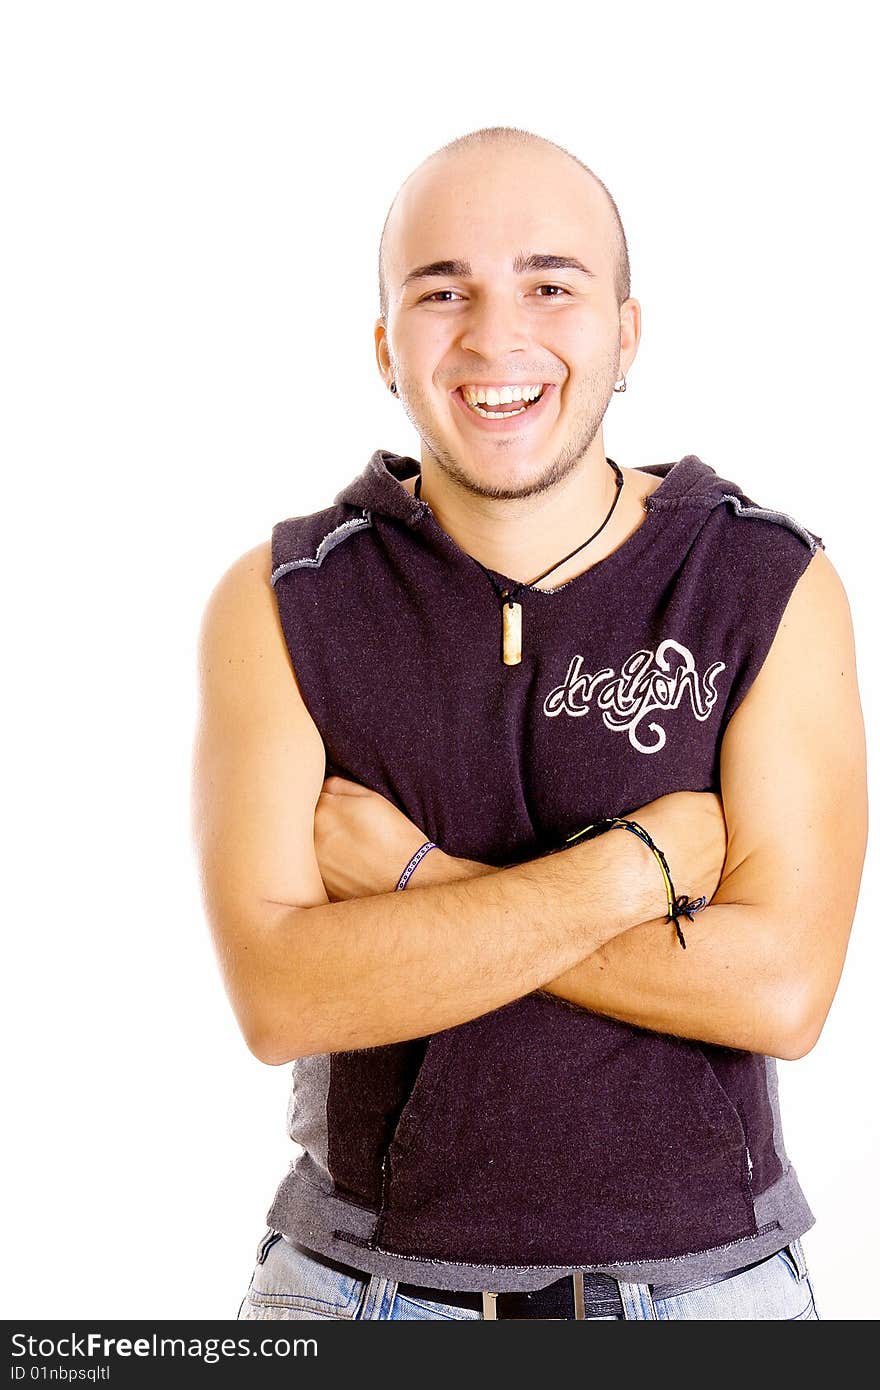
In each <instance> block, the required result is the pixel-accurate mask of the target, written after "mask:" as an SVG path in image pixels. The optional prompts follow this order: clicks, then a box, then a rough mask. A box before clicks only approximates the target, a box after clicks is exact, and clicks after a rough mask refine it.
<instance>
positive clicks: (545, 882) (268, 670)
mask: <svg viewBox="0 0 880 1390" xmlns="http://www.w3.org/2000/svg"><path fill="white" fill-rule="evenodd" d="M269 565H270V556H269V548H268V546H261V547H258V548H257V549H256V550H254V551H251V552H249V554H247V555H245V556H243V557H242V559H241V560H240V561H238V562H237V563H236V564H235V565H233V566H232V567H231V569H230V570H229V571H228V572H227V574H226V575H225V576H224V577H223V579H222V580H221V581H220V583H219V584H218V585H217V587H216V588H215V590H214V592H213V593H212V595H211V598H210V600H209V602H208V605H207V608H206V611H205V617H204V621H203V625H202V632H201V638H200V649H199V660H200V683H201V708H200V715H199V723H198V729H197V732H196V740H195V749H194V766H193V828H194V837H195V843H196V849H197V853H198V857H199V862H200V867H201V873H202V882H203V891H204V901H205V909H206V915H207V917H208V920H209V922H210V925H211V929H212V933H213V937H214V942H215V946H216V950H217V955H218V959H219V962H220V966H221V970H222V973H223V977H224V981H225V984H226V988H227V992H228V994H229V997H230V1001H231V1003H232V1006H233V1008H234V1010H235V1013H236V1016H237V1018H238V1021H239V1025H240V1027H241V1029H242V1032H243V1034H244V1036H245V1038H246V1040H247V1042H248V1046H249V1047H250V1048H251V1050H252V1051H253V1052H254V1054H255V1055H256V1056H258V1057H259V1058H261V1060H263V1061H266V1062H268V1063H270V1064H275V1065H280V1064H282V1063H285V1062H288V1061H290V1060H291V1059H292V1058H294V1057H297V1056H305V1055H308V1054H310V1053H315V1052H328V1051H338V1050H342V1049H350V1048H363V1047H372V1046H377V1045H379V1044H383V1043H388V1042H394V1041H400V1040H403V1039H406V1038H413V1037H422V1036H425V1035H427V1034H430V1033H434V1032H438V1031H440V1030H442V1029H444V1028H449V1027H452V1026H454V1025H456V1024H459V1023H462V1022H465V1021H467V1020H468V1019H471V1018H474V1017H477V1016H478V1015H480V1014H482V1013H486V1012H488V1011H490V1010H492V1009H494V1008H498V1007H500V1006H501V1005H503V1004H505V1003H509V1002H510V1001H511V1000H513V999H516V998H519V997H520V996H522V995H523V994H526V993H529V992H530V991H531V990H533V989H535V988H536V987H538V986H539V985H541V984H543V983H545V982H546V981H548V980H552V979H553V978H554V977H555V976H557V975H559V974H560V972H563V971H565V970H568V969H570V968H571V967H572V966H573V965H574V964H575V963H576V962H577V961H578V960H580V959H582V958H583V957H584V956H585V955H587V954H589V953H590V952H592V951H595V950H596V949H597V948H598V947H600V946H602V945H603V944H604V943H605V942H607V941H608V940H610V939H611V938H612V937H613V936H614V935H615V934H617V933H618V932H621V931H624V930H626V929H627V928H628V927H631V926H633V925H634V924H636V923H638V922H642V921H645V920H647V919H649V918H651V917H653V916H655V915H656V913H657V911H658V905H659V904H661V903H662V883H661V882H660V880H659V877H658V875H657V874H656V866H655V865H654V864H653V862H652V861H651V860H650V856H648V855H646V854H645V851H644V849H643V847H642V846H641V845H639V844H638V843H637V842H636V841H635V840H634V838H633V837H632V836H629V835H623V834H619V833H618V834H617V835H614V836H607V837H604V838H602V839H599V840H595V841H592V842H589V843H587V844H584V845H580V846H577V847H575V848H573V849H571V850H570V851H568V852H567V854H566V855H565V856H564V858H565V864H564V866H563V865H562V862H561V859H560V858H559V857H557V856H552V857H549V858H544V859H541V860H538V861H535V862H533V863H530V864H524V865H517V866H515V867H512V868H506V869H502V870H499V871H498V872H496V873H493V874H491V875H483V876H481V877H479V878H476V879H474V880H467V881H460V882H455V883H447V884H442V885H437V886H433V887H423V888H416V887H413V888H412V889H408V890H407V892H406V893H393V892H392V893H386V894H382V895H379V896H375V897H369V898H361V899H358V900H353V901H348V902H338V903H328V901H327V895H326V893H325V890H324V886H323V882H322V880H321V875H320V872H319V869H318V865H317V861H316V857H315V848H314V836H313V818H314V812H315V807H316V803H317V801H318V797H319V795H320V792H321V786H322V781H323V777H324V762H325V760H324V749H323V744H322V742H321V739H320V737H319V735H318V732H317V730H316V729H315V726H314V723H313V722H312V720H311V718H310V716H309V714H308V712H307V710H306V708H305V705H304V703H303V701H302V698H301V696H300V694H299V692H298V688H297V685H296V681H295V676H294V673H293V671H292V668H291V664H290V661H289V658H288V655H287V651H286V647H285V644H284V639H283V634H282V632H281V628H280V623H279V619H278V611H277V606H276V603H275V598H274V594H273V593H272V590H271V587H270V584H269ZM663 801H665V802H673V803H675V799H674V798H664V799H663ZM654 805H655V807H661V808H662V806H663V802H658V803H654ZM654 814H655V824H654V828H655V830H657V833H658V834H659V833H660V828H661V827H662V828H663V833H664V834H665V835H666V836H667V844H668V843H669V836H670V835H671V834H673V832H674V828H675V824H676V823H678V824H679V826H680V831H679V837H680V838H681V837H682V836H683V833H684V828H685V819H684V817H683V816H682V815H681V814H680V813H679V814H678V815H677V817H676V813H675V811H674V806H673V810H672V811H669V810H667V812H666V814H665V816H664V814H663V812H662V810H661V811H660V812H655V813H654ZM649 819H650V816H649ZM658 820H659V822H660V826H658V824H657V821H658ZM649 828H650V825H649ZM716 880H717V875H716Z"/></svg>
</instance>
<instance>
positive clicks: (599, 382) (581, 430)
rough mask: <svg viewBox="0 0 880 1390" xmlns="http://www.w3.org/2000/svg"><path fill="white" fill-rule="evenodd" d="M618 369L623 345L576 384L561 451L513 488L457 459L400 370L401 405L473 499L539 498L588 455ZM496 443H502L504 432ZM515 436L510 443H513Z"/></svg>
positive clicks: (444, 467) (440, 462) (437, 459)
mask: <svg viewBox="0 0 880 1390" xmlns="http://www.w3.org/2000/svg"><path fill="white" fill-rule="evenodd" d="M619 369H620V346H619V344H618V346H617V350H616V351H615V352H614V353H609V354H608V355H607V356H606V357H605V358H604V359H603V361H602V362H601V363H600V364H599V365H598V366H597V367H596V368H595V369H594V370H593V371H592V372H591V374H590V375H589V376H588V377H585V378H582V379H581V380H580V382H579V384H578V387H577V394H576V395H575V397H574V400H573V401H571V400H569V401H568V402H567V407H568V410H569V413H570V414H571V416H572V420H573V424H572V430H571V435H570V437H569V439H568V440H567V441H566V443H565V444H564V445H563V447H562V449H561V450H560V452H559V453H558V454H557V455H556V457H555V458H554V459H553V460H551V462H550V463H548V464H547V465H545V466H544V467H543V468H540V469H539V470H538V471H537V472H536V474H535V475H534V476H533V477H530V478H527V479H525V480H524V481H523V482H520V483H517V484H515V485H514V486H504V485H503V484H490V483H486V482H485V481H483V480H482V479H481V478H479V477H476V476H474V474H473V473H472V472H471V470H470V469H469V468H468V464H467V460H466V459H462V458H461V457H457V456H456V455H455V454H454V453H452V452H451V451H450V450H449V449H448V448H447V447H446V446H445V445H444V444H443V443H442V441H441V440H440V439H439V438H438V437H437V435H436V433H435V431H434V427H433V417H432V414H431V410H430V407H429V405H428V402H427V399H426V398H425V396H424V395H423V394H422V392H421V391H420V390H419V388H418V386H416V385H415V384H414V383H407V382H406V380H405V379H404V380H401V377H400V374H399V372H398V373H397V374H396V378H395V379H396V380H397V383H398V393H399V399H400V402H401V405H402V406H403V409H404V411H405V413H406V416H407V418H408V419H409V421H410V423H411V424H412V426H413V428H414V429H415V431H416V433H417V434H418V436H419V438H420V439H421V440H422V443H423V444H424V445H425V447H426V448H427V450H428V451H429V453H430V455H431V457H432V459H433V460H434V462H435V463H436V464H437V467H438V468H440V469H442V470H443V472H444V473H445V474H446V476H447V477H448V478H449V479H450V480H451V481H452V482H454V483H456V484H457V485H458V486H459V487H460V488H462V489H463V490H464V491H465V492H469V493H470V494H471V495H472V496H474V497H491V498H495V499H498V500H505V501H507V500H513V499H515V498H523V497H536V496H538V495H539V494H540V493H542V492H548V491H549V490H550V489H551V488H554V487H556V486H557V485H558V484H559V483H561V482H562V480H563V479H564V478H567V477H568V476H569V474H570V473H572V472H574V470H575V469H576V468H577V466H578V464H579V463H580V462H581V460H582V459H583V458H584V456H585V455H586V453H587V450H588V449H589V447H590V445H591V444H592V442H593V440H594V439H595V438H596V435H597V433H598V431H599V427H600V426H601V424H602V421H603V420H604V418H605V412H606V410H607V409H608V404H609V402H610V400H611V396H612V393H613V390H614V383H615V381H616V380H617V374H618V371H619ZM498 442H499V444H500V445H501V447H502V448H503V447H504V442H505V441H504V440H503V437H502V436H500V435H499V436H498ZM515 442H516V441H515V438H514V437H513V436H511V443H515Z"/></svg>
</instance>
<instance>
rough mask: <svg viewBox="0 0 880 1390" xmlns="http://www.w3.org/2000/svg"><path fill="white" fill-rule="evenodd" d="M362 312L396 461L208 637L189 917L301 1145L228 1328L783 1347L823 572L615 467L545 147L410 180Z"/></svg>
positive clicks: (822, 809) (798, 1294)
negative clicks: (608, 1327) (336, 1322)
mask: <svg viewBox="0 0 880 1390" xmlns="http://www.w3.org/2000/svg"><path fill="white" fill-rule="evenodd" d="M380 282H381V316H380V318H379V320H378V322H377V324H376V332H375V341H376V356H377V361H378V365H379V370H380V372H381V374H382V377H383V380H384V381H385V383H386V384H387V386H388V387H389V388H390V389H391V390H393V391H395V392H396V395H397V398H398V399H399V401H400V403H401V404H402V405H403V407H404V409H405V411H406V413H407V415H408V417H409V418H410V420H411V421H412V423H413V425H414V426H415V428H416V430H417V432H418V435H419V437H420V439H421V459H420V462H417V461H416V460H414V459H409V458H403V457H400V456H398V455H395V454H391V453H388V452H386V451H382V450H379V451H377V452H376V453H374V454H373V456H372V458H371V459H370V461H369V463H368V465H367V467H366V468H365V469H364V470H363V472H362V473H361V474H360V475H359V476H358V477H357V478H355V479H354V481H353V482H352V483H351V484H350V485H349V486H348V487H347V488H345V489H344V490H343V491H342V492H341V493H339V495H338V496H337V497H336V498H335V499H334V502H333V505H332V506H330V507H328V508H327V509H326V510H324V511H321V512H318V513H316V514H314V515H311V516H306V517H293V518H290V519H289V520H287V521H285V522H281V523H279V525H278V526H276V527H275V528H274V531H273V536H272V541H271V545H270V544H266V545H263V546H259V547H257V549H256V550H254V551H251V552H249V553H248V554H246V555H244V556H243V557H242V558H241V559H240V560H239V561H238V562H237V563H235V564H234V565H232V567H231V568H230V569H229V571H228V572H227V573H226V574H225V575H224V577H223V578H222V579H221V580H220V582H219V584H218V585H217V587H216V589H215V590H214V592H213V594H212V596H211V599H210V601H209V603H208V606H207V610H206V614H205V619H204V624H203V631H202V637H201V672H202V691H203V704H202V713H201V721H200V728H199V733H198V740H197V757H196V772H195V802H194V809H195V816H196V824H197V827H198V829H197V834H198V840H199V848H200V854H201V861H202V866H203V875H204V884H205V901H206V911H207V914H208V917H209V920H210V923H211V927H212V930H213V933H214V937H215V941H216V945H217V950H218V956H219V959H220V962H221V967H222V970H223V974H224V978H225V983H226V987H227V990H228V993H229V997H230V1000H231V1002H232V1005H233V1008H234V1010H235V1012H236V1016H237V1019H238V1022H239V1024H240V1027H241V1029H242V1032H243V1034H244V1037H245V1039H246V1041H247V1043H248V1046H249V1047H250V1049H251V1050H252V1052H253V1053H254V1054H255V1056H257V1057H258V1058H260V1059H261V1060H262V1061H264V1062H266V1063H267V1064H269V1065H285V1064H288V1063H290V1062H292V1061H294V1060H295V1061H296V1066H295V1068H294V1090H293V1095H292V1103H291V1109H290V1134H291V1138H293V1139H294V1140H295V1141H296V1143H297V1144H298V1145H300V1146H301V1149H302V1152H301V1153H300V1154H299V1156H298V1158H297V1161H296V1162H295V1164H293V1165H292V1166H291V1170H290V1172H289V1173H288V1174H287V1176H286V1177H285V1178H284V1180H283V1181H282V1183H281V1185H280V1187H279V1189H278V1192H277V1194H276V1197H275V1200H274V1202H273V1204H272V1206H271V1209H270V1211H269V1213H268V1216H267V1220H268V1223H269V1230H268V1231H267V1232H266V1235H265V1236H264V1237H263V1239H262V1240H261V1242H260V1245H259V1250H258V1255H257V1264H256V1268H255V1270H254V1275H253V1278H252V1280H251V1284H250V1287H249V1289H248V1293H247V1296H246V1297H245V1299H244V1300H243V1303H242V1307H241V1309H240V1316H241V1317H247V1318H272V1317H282V1318H284V1317H289V1318H327V1317H332V1318H368V1319H384V1318H388V1319H403V1318H405V1319H416V1318H434V1319H442V1318H448V1319H469V1318H474V1319H478V1318H481V1317H484V1318H493V1317H515V1318H523V1317H538V1318H569V1317H571V1318H585V1319H589V1318H609V1319H610V1318H624V1319H642V1318H743V1319H745V1318H772V1319H810V1318H815V1317H817V1313H816V1310H815V1304H814V1301H813V1296H812V1290H811V1286H810V1280H809V1276H808V1273H807V1268H806V1264H805V1262H804V1255H803V1249H802V1247H801V1244H800V1239H799V1238H800V1236H802V1235H803V1233H804V1232H805V1231H806V1230H807V1229H808V1228H809V1227H810V1225H811V1224H812V1222H813V1217H812V1214H811V1212H810V1209H809V1207H808V1205H807V1202H806V1200H805V1198H804V1196H803V1194H802V1192H801V1190H800V1187H799V1184H798V1181H797V1177H796V1175H795V1172H794V1169H793V1167H792V1166H791V1163H790V1162H789V1160H788V1158H787V1156H786V1153H785V1148H784V1145H783V1139H782V1133H781V1127H780V1120H779V1112H778V1106H777V1102H776V1086H775V1062H774V1059H775V1058H777V1057H782V1058H797V1057H802V1056H803V1055H804V1054H805V1053H806V1052H808V1051H809V1050H810V1048H811V1047H812V1046H813V1045H814V1044H815V1042H816V1039H817V1038H818V1036H819V1033H820V1031H821V1028H822V1026H823V1023H824V1020H825V1017H826V1015H827V1012H828V1009H829V1007H830V1004H831V1000H832V998H833V995H834V992H835V989H836V987H837V983H838V980H839V977H840V972H841V969H842V965H843V960H844V954H845V950H846V944H847V939H848V935H849V930H850V927H851V923H852V918H853V914H854V910H855V904H856V899H857V894H858V886H859V879H860V874H861V866H862V862H863V856H864V848H865V835H866V808H865V801H866V797H865V765H864V738H863V731H862V720H861V711H860V704H859V697H858V690H857V684H856V674H855V659H854V653H853V639H852V630H851V623H850V617H849V611H848V605H847V601H846V596H845V594H844V592H843V589H842V586H841V583H840V580H839V579H838V577H837V575H836V573H835V571H834V569H833V568H832V566H831V564H830V562H829V561H828V559H827V558H826V556H825V554H824V552H823V548H822V543H821V541H820V540H819V538H818V537H817V536H815V535H813V534H812V533H811V532H810V531H808V530H807V529H806V528H805V527H803V526H802V525H800V524H799V523H798V522H797V521H795V520H794V519H793V518H791V517H790V516H788V515H787V514H785V513H784V512H781V511H778V510H770V509H767V508H765V507H762V506H759V505H757V504H755V503H754V502H753V501H751V500H750V499H749V498H747V497H745V496H744V495H743V493H742V491H741V490H740V488H739V487H738V486H737V485H736V484H735V483H732V482H729V481H726V480H725V479H722V478H719V477H718V476H717V474H716V473H715V472H714V470H713V469H711V468H710V467H709V466H707V465H706V464H705V463H703V462H702V461H701V460H700V459H699V458H697V457H695V456H694V455H688V456H687V457H685V458H683V459H681V460H680V461H679V462H677V463H675V464H674V465H672V464H662V463H661V464H657V465H654V466H652V467H650V468H642V469H620V468H619V467H618V466H617V464H616V463H615V462H614V461H613V460H610V459H608V458H606V455H605V449H604V443H603V436H602V420H603V417H604V414H605V411H606V408H607V406H608V403H609V401H610V399H611V395H612V392H613V391H615V390H617V391H622V390H623V389H625V383H626V374H627V372H628V370H629V368H630V366H631V364H632V362H633V360H634V358H635V355H636V351H637V348H638V342H639V333H640V306H639V304H638V302H637V301H636V300H635V299H633V298H631V297H630V284H629V264H628V257H627V250H626V241H625V238H624V235H623V229H622V227H621V225H620V219H619V216H618V213H617V209H616V207H615V205H614V203H613V200H612V199H611V197H610V195H609V193H608V191H607V189H606V188H605V187H604V185H603V184H601V183H600V182H599V180H598V179H596V178H595V176H594V175H592V173H591V172H590V171H589V170H587V169H586V168H585V166H583V165H582V164H580V163H579V162H578V161H577V160H576V159H574V157H573V156H571V155H570V154H568V153H567V152H566V151H564V150H562V149H560V147H558V146H556V145H553V144H551V143H550V142H548V141H544V140H542V139H540V138H539V137H537V136H533V135H530V134H528V133H526V132H522V131H515V130H509V129H506V128H500V129H498V128H495V129H491V130H488V131H481V132H474V133H473V134H471V135H469V136H466V137H462V139H460V140H458V141H455V142H453V143H452V144H451V145H450V146H447V147H444V149H443V150H441V151H438V152H437V153H436V154H435V155H433V156H431V157H430V158H429V159H428V160H426V161H425V162H424V163H423V164H422V165H421V166H419V168H418V169H417V170H416V171H415V172H414V173H413V174H412V175H411V176H410V177H409V179H407V181H406V183H405V184H404V185H403V187H402V189H401V190H400V192H399V193H398V196H397V198H396V200H395V202H394V204H393V206H392V209H391V212H390V213H389V217H388V220H387V222H386V226H385V229H384V232H383V241H382V247H381V251H380ZM328 773H330V774H331V775H330V777H329V779H328ZM722 803H723V809H722ZM611 822H614V823H611ZM621 822H622V823H621ZM587 826H592V827H593V828H592V830H591V831H589V832H588V833H587V834H584V835H582V834H579V832H581V831H582V830H585V829H586V827H587ZM599 832H601V833H599ZM430 845H434V846H435V847H434V848H432V849H428V848H426V846H430ZM551 851H558V852H551ZM398 889H399V890H400V891H398ZM701 898H703V899H711V902H710V903H709V905H708V906H701V903H700V899H701Z"/></svg>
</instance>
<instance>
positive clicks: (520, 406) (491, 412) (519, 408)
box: [457, 384, 547, 420]
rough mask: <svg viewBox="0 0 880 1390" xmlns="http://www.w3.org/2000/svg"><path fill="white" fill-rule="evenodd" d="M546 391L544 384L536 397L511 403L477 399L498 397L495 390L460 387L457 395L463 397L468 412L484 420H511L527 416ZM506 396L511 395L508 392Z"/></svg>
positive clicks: (511, 401)
mask: <svg viewBox="0 0 880 1390" xmlns="http://www.w3.org/2000/svg"><path fill="white" fill-rule="evenodd" d="M546 389H547V388H546V384H542V385H541V387H540V390H539V391H538V394H537V395H536V396H530V397H528V398H524V399H518V400H510V401H496V400H494V399H493V400H491V401H487V400H485V399H484V400H482V401H480V400H478V399H477V397H478V396H483V397H484V398H485V396H486V395H487V394H489V395H491V396H492V397H495V396H497V395H498V392H497V391H494V390H491V391H489V392H485V391H482V390H480V391H477V392H475V391H473V390H472V389H470V388H468V387H463V386H459V387H458V388H457V394H458V395H459V396H460V397H461V399H462V401H463V402H464V404H465V405H466V406H467V408H468V410H470V411H472V412H473V414H474V415H480V416H482V418H483V419H484V420H510V419H512V418H513V416H515V415H525V413H526V411H527V410H531V408H532V406H533V405H537V403H538V401H540V400H541V399H542V397H543V395H544V392H545V390H546ZM506 394H507V395H510V394H511V393H510V392H509V391H508V392H507V393H506Z"/></svg>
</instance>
